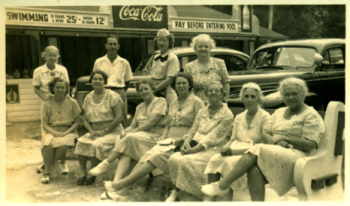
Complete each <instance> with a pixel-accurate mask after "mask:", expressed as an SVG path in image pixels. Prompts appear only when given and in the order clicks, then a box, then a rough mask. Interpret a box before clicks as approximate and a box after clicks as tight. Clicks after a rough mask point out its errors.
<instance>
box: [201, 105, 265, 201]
mask: <svg viewBox="0 0 350 206" xmlns="http://www.w3.org/2000/svg"><path fill="white" fill-rule="evenodd" d="M247 112H248V110H245V111H244V112H242V113H240V114H238V115H237V116H236V118H235V120H234V123H233V130H232V136H231V140H232V143H231V145H230V148H231V150H234V149H246V150H248V149H249V148H251V147H252V146H253V145H255V144H257V143H261V135H262V128H263V126H264V124H265V122H266V120H267V119H268V118H269V117H270V114H269V113H268V112H266V111H265V110H263V109H261V108H258V111H257V112H256V114H255V116H254V118H253V120H252V122H251V123H250V125H248V124H247V121H246V116H247ZM240 158H241V155H235V156H222V155H221V154H216V155H214V156H213V157H212V158H211V159H210V161H209V163H208V165H207V167H206V168H205V171H204V174H216V173H219V174H221V175H222V176H223V177H225V176H226V175H227V174H228V173H229V172H230V171H231V170H232V169H233V168H234V167H235V165H236V164H237V162H238V160H239V159H240ZM231 188H232V189H233V190H234V191H235V196H237V198H240V197H249V193H248V192H249V191H248V190H247V189H248V188H247V175H244V176H243V177H241V178H239V179H238V180H236V181H235V182H233V183H232V184H231ZM243 194H244V195H243ZM241 200H243V199H241Z"/></svg>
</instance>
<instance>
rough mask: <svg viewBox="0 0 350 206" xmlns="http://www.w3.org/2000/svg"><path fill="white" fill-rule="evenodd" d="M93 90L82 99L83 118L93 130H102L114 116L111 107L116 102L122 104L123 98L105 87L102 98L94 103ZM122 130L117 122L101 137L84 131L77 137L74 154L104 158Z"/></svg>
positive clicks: (110, 150)
mask: <svg viewBox="0 0 350 206" xmlns="http://www.w3.org/2000/svg"><path fill="white" fill-rule="evenodd" d="M94 92H95V91H92V92H90V93H89V94H88V95H87V96H86V98H85V100H84V103H83V109H84V112H85V118H86V119H87V120H88V121H89V122H90V123H91V124H92V126H93V129H94V130H103V129H105V128H106V127H107V126H108V124H109V123H110V122H112V121H113V120H114V118H115V117H114V113H113V109H112V108H113V107H114V106H115V105H117V104H119V105H121V106H122V105H123V100H122V99H121V97H120V95H119V94H117V93H115V92H113V91H112V90H110V89H106V92H105V95H104V97H103V100H102V101H101V103H99V104H96V103H95V102H94V100H93V94H94ZM122 130H123V127H122V126H121V124H119V125H118V126H117V127H116V128H115V129H114V130H112V131H110V133H108V134H106V135H105V136H103V137H96V136H92V135H91V133H89V132H88V133H86V134H85V135H84V136H82V137H80V138H78V142H77V145H76V147H75V154H77V155H82V156H88V157H96V158H97V159H99V160H104V159H106V158H107V157H108V156H109V155H110V153H111V152H112V149H113V148H114V144H115V142H116V139H119V137H120V134H121V131H122Z"/></svg>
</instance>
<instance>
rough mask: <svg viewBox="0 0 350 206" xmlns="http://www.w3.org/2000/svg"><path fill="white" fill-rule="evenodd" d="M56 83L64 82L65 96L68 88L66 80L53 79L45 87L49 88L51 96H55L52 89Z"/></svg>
mask: <svg viewBox="0 0 350 206" xmlns="http://www.w3.org/2000/svg"><path fill="white" fill-rule="evenodd" d="M57 82H64V83H66V94H68V86H69V85H68V82H67V81H66V80H64V79H62V78H61V77H55V78H53V79H52V80H51V81H50V82H49V83H48V84H47V86H48V87H49V91H50V92H51V93H52V94H55V92H54V91H53V89H54V87H55V85H56V83H57Z"/></svg>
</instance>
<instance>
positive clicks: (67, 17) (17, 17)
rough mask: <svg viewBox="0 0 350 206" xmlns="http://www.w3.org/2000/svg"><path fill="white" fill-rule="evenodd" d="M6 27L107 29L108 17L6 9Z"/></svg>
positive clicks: (103, 15) (98, 14)
mask: <svg viewBox="0 0 350 206" xmlns="http://www.w3.org/2000/svg"><path fill="white" fill-rule="evenodd" d="M5 23H6V25H22V26H23V25H26V26H45V27H74V28H76V27H81V28H109V27H110V26H109V15H108V14H103V13H102V14H101V13H97V12H79V11H68V10H67V11H57V10H55V11H51V10H49V9H36V8H33V9H32V8H6V14H5Z"/></svg>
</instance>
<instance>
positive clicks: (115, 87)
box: [105, 87, 124, 89]
mask: <svg viewBox="0 0 350 206" xmlns="http://www.w3.org/2000/svg"><path fill="white" fill-rule="evenodd" d="M105 88H106V89H124V87H105Z"/></svg>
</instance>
